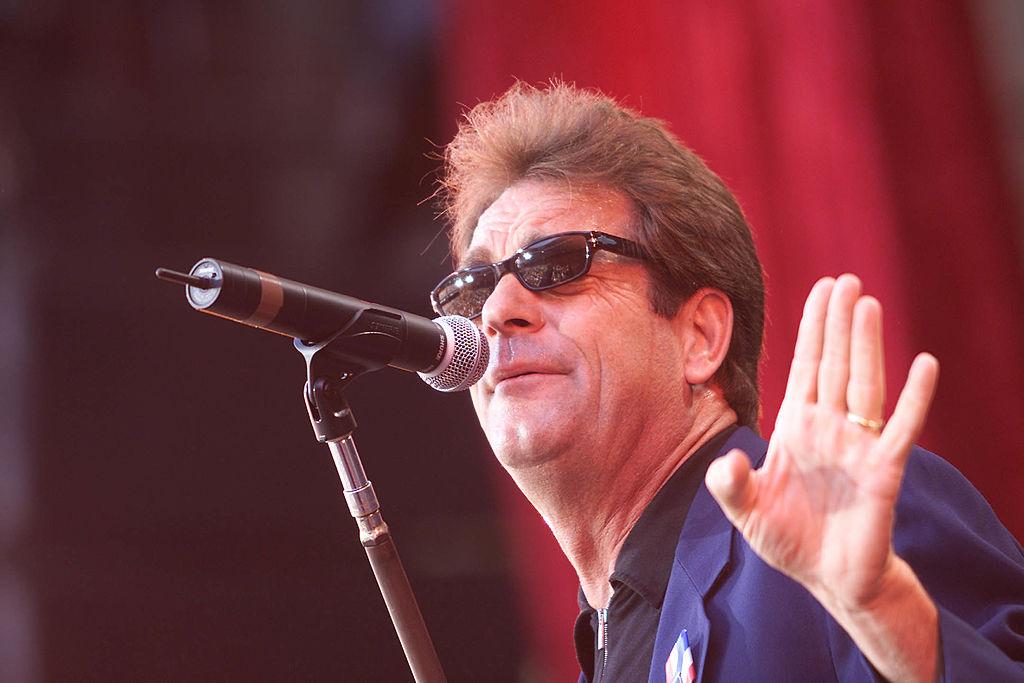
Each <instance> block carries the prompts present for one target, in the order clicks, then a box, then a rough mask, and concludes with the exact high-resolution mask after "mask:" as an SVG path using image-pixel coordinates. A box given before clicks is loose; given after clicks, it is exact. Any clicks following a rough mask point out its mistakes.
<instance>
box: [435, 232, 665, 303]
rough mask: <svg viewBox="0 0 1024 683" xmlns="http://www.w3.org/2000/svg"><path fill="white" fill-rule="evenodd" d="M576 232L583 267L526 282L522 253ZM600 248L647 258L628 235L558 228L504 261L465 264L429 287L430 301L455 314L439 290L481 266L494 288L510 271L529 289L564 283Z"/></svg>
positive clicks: (585, 270)
mask: <svg viewBox="0 0 1024 683" xmlns="http://www.w3.org/2000/svg"><path fill="white" fill-rule="evenodd" d="M576 235H583V236H584V237H585V238H586V239H585V240H584V247H585V249H586V252H585V258H586V262H585V263H584V266H583V270H581V271H580V272H579V273H577V274H576V275H573V276H572V277H570V278H567V279H565V280H559V281H558V282H556V283H554V284H549V285H542V286H540V287H537V286H533V285H530V284H529V283H528V282H526V280H525V279H524V278H523V276H522V275H521V274H520V273H519V270H518V268H517V267H516V263H517V260H518V259H519V258H520V257H522V256H523V254H525V253H527V252H529V251H530V250H531V249H536V248H537V245H538V244H540V243H542V242H547V241H549V240H554V239H558V238H559V237H569V236H576ZM598 251H607V252H611V253H613V254H618V255H620V256H628V257H630V258H638V259H641V260H644V258H645V257H644V253H643V248H642V247H641V246H640V244H639V243H637V242H634V241H633V240H629V239H626V238H625V237H618V236H616V235H609V234H608V233H606V232H600V231H598V230H576V231H570V232H559V233H555V234H554V235H546V236H545V237H541V238H539V239H536V240H534V241H533V242H530V243H529V244H526V245H524V246H522V247H520V248H519V249H516V251H515V253H514V254H512V255H511V256H509V257H508V258H507V259H505V260H503V261H496V262H494V263H478V264H474V265H472V266H466V267H465V268H459V269H458V270H456V271H454V272H453V273H450V274H449V275H447V276H446V277H444V278H442V280H441V281H440V282H438V283H437V285H436V286H435V287H434V288H433V289H432V290H430V305H431V306H432V307H433V309H434V311H435V312H436V313H437V314H438V315H452V314H450V313H448V314H446V313H444V312H443V311H442V310H441V304H440V302H439V301H438V290H440V289H441V287H442V286H444V285H445V284H446V283H447V282H449V281H450V280H452V279H453V278H456V277H458V276H460V275H465V274H468V273H473V272H480V271H481V270H485V271H486V270H489V271H490V272H491V273H493V274H494V288H496V287H497V286H498V282H499V281H501V278H503V277H505V276H506V275H508V274H509V273H512V274H513V275H515V277H516V280H518V281H519V284H521V285H522V286H523V287H525V288H526V289H528V290H530V291H531V292H542V291H544V290H546V289H554V288H556V287H561V286H562V285H565V284H568V283H570V282H573V281H574V280H578V279H580V278H581V277H583V276H584V275H586V274H587V273H588V272H590V265H591V264H592V263H593V262H594V254H595V253H596V252H598ZM494 288H491V291H490V292H488V294H487V296H488V297H489V296H490V295H491V294H492V293H493V292H494ZM484 300H485V301H486V297H485V298H484ZM482 312H483V311H482V310H481V311H479V312H477V313H475V314H474V315H472V316H467V317H469V318H470V319H473V318H477V317H479V316H480V314H481V313H482Z"/></svg>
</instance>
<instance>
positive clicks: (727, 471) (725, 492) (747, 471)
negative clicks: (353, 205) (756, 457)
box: [704, 448, 757, 524]
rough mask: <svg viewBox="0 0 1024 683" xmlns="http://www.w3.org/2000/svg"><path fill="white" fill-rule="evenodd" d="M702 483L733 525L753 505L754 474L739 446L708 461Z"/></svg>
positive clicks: (754, 493) (754, 495)
mask: <svg viewBox="0 0 1024 683" xmlns="http://www.w3.org/2000/svg"><path fill="white" fill-rule="evenodd" d="M704 483H705V484H706V485H707V487H708V491H710V492H711V495H712V496H714V498H715V500H717V501H718V505H719V506H721V508H722V512H724V513H725V516H726V517H728V518H729V521H730V522H732V523H733V524H737V523H738V521H739V520H740V519H741V518H743V517H745V516H746V514H747V513H748V512H749V511H750V509H751V508H753V506H754V500H755V499H756V497H757V474H756V473H755V472H754V471H753V470H752V469H751V468H750V459H749V458H747V456H746V455H744V453H743V451H741V450H739V449H738V448H734V449H733V450H731V451H729V452H728V453H726V454H725V455H723V456H722V457H721V458H718V459H717V460H715V461H714V462H712V463H711V466H710V467H708V473H707V474H706V475H705V476H704Z"/></svg>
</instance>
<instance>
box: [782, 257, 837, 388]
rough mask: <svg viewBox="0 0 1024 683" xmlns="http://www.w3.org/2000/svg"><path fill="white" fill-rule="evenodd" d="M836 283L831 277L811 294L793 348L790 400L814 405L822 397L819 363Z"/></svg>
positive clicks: (805, 305) (818, 283)
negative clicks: (830, 301)
mask: <svg viewBox="0 0 1024 683" xmlns="http://www.w3.org/2000/svg"><path fill="white" fill-rule="evenodd" d="M835 282H836V281H835V280H834V279H833V278H830V277H826V278H822V279H820V280H818V281H817V282H816V283H814V287H812V288H811V293H810V294H808V295H807V301H806V303H804V314H803V317H801V318H800V329H799V330H798V332H797V335H796V347H795V348H794V349H793V364H792V365H790V367H789V379H788V380H787V381H786V399H792V400H798V401H809V402H813V401H816V400H817V398H818V364H819V363H820V362H821V345H822V342H823V340H824V338H825V312H826V311H827V309H828V299H829V296H830V295H831V294H832V287H833V286H834V285H835Z"/></svg>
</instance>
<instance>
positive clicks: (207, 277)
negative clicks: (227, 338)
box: [156, 258, 490, 391]
mask: <svg viewBox="0 0 1024 683" xmlns="http://www.w3.org/2000/svg"><path fill="white" fill-rule="evenodd" d="M156 276H157V277H158V278H160V279H162V280H167V281H170V282H176V283H178V284H183V285H185V296H186V298H187V299H188V302H189V304H190V305H191V306H192V308H194V309H196V310H197V311H201V312H203V313H210V314H212V315H217V316H220V317H222V318H227V319H229V320H234V321H236V322H240V323H243V324H245V325H250V326H252V327H258V328H260V329H262V330H270V331H271V332H277V333H278V334H283V335H286V336H289V337H295V338H296V339H299V340H301V341H302V342H304V343H306V344H310V345H312V344H316V343H319V342H322V341H324V340H326V339H327V338H329V337H331V336H332V335H335V334H336V333H339V332H341V331H342V330H344V331H343V332H342V333H341V334H340V335H338V336H339V338H340V339H342V340H343V342H344V345H343V347H344V354H345V358H346V360H349V361H351V362H352V363H354V364H355V365H357V366H358V367H359V369H361V370H376V369H378V368H380V367H383V366H384V365H390V366H392V367H395V368H399V369H400V370H409V371H412V372H416V373H417V374H419V376H420V378H421V379H422V380H423V381H424V382H426V383H427V384H428V385H430V386H431V387H433V388H434V389H437V390H438V391H461V390H463V389H468V388H469V387H470V386H471V385H473V384H475V383H476V382H477V381H478V380H479V379H480V378H481V377H483V374H484V372H485V371H486V370H487V363H488V360H489V358H490V356H489V352H488V348H487V338H486V337H485V336H484V334H483V332H481V331H480V330H479V329H478V328H477V326H476V325H474V324H473V323H472V322H470V321H469V319H468V318H463V317H462V316H457V315H449V316H444V317H441V318H437V319H435V320H429V319H427V318H424V317H421V316H418V315H415V314H413V313H406V312H405V311H400V310H398V309H395V308H388V307H387V306H381V305H379V304H373V303H369V302H366V301H362V300H361V299H356V298H354V297H350V296H345V295H344V294H337V293H335V292H331V291H328V290H326V289H320V288H318V287H312V286H310V285H305V284H302V283H300V282H294V281H292V280H286V279H284V278H281V277H278V276H276V275H271V274H270V273H264V272H262V271H259V270H256V269H254V268H246V267H244V266H238V265H235V264H233V263H228V262H226V261H221V260H219V259H212V258H204V259H202V260H200V261H198V262H197V263H196V264H195V265H194V266H192V270H191V271H189V274H188V275H186V274H184V273H179V272H176V271H173V270H168V269H167V268H157V270H156Z"/></svg>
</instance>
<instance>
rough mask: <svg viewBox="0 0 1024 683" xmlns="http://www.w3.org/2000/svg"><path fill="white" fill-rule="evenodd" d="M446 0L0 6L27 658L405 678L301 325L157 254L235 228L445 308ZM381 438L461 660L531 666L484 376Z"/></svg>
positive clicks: (9, 498) (288, 272)
mask: <svg viewBox="0 0 1024 683" xmlns="http://www.w3.org/2000/svg"><path fill="white" fill-rule="evenodd" d="M435 11H436V10H435V9H434V8H433V7H432V6H431V4H430V3H420V2H413V1H406V2H403V1H400V0H391V1H385V2H379V1H378V2H319V1H315V0H314V1H308V0H304V1H299V2H290V3H276V4H275V3H253V4H248V3H219V2H212V3H211V2H205V1H202V0H184V1H178V0H175V1H173V2H167V1H159V0H157V1H153V2H96V1H85V2H74V3H71V2H67V3H62V2H5V3H0V50H2V52H0V54H2V58H0V74H2V79H3V91H2V94H0V191H2V194H0V220H2V231H3V233H2V234H3V238H2V243H0V249H2V261H0V263H2V268H3V275H2V292H3V294H2V296H3V303H4V305H3V307H2V312H0V340H2V353H0V362H2V364H3V365H2V367H3V374H2V380H0V381H2V388H0V392H2V401H3V403H2V408H3V417H2V420H3V422H2V424H3V427H4V429H3V443H2V444H0V478H2V488H0V491H2V496H3V498H2V500H3V502H2V508H0V514H2V515H3V528H2V535H0V543H2V545H0V552H2V557H3V560H2V565H0V680H4V681H111V680H126V681H128V680H131V681H143V680H145V681H181V680H253V681H255V680H268V681H270V680H344V681H401V680H408V679H410V678H411V676H410V675H409V674H408V668H407V665H406V663H405V660H404V657H403V656H402V653H401V649H400V647H399V645H398V641H397V638H396V636H395V635H394V632H393V629H392V626H391V623H390V620H389V618H388V615H387V612H386V610H385V608H384V604H383V602H382V600H381V598H380V595H379V593H378V591H377V588H376V584H375V583H374V582H373V577H372V574H371V572H370V569H369V565H368V564H367V561H366V557H365V554H364V553H363V551H362V548H361V547H360V545H359V543H358V540H357V537H356V529H355V525H354V522H353V520H352V519H351V517H349V514H348V511H347V508H346V506H345V503H344V500H343V498H342V495H341V484H340V482H339V480H338V477H337V474H336V473H335V471H334V466H333V463H332V461H331V458H330V454H329V453H328V451H327V449H326V448H325V447H323V446H320V445H318V444H317V443H316V442H315V441H314V438H313V434H312V431H311V429H310V425H309V422H308V418H307V417H306V413H305V407H304V405H303V403H302V399H301V391H300V390H301V387H302V383H303V381H304V372H305V371H304V365H303V361H302V358H301V357H300V356H299V354H298V353H296V352H295V350H294V349H293V348H292V345H291V341H290V340H288V339H286V338H284V337H279V336H277V335H273V334H268V333H263V332H257V331H254V330H251V329H248V328H244V327H242V326H240V325H234V324H230V323H227V322H223V321H220V320H218V319H216V318H212V317H209V316H204V315H200V314H197V313H195V312H194V311H192V309H191V308H189V307H188V305H187V303H186V302H185V299H184V293H183V289H182V288H181V287H180V286H174V285H170V284H167V283H163V282H160V281H158V280H156V279H155V278H154V277H153V270H154V268H155V267H157V266H166V267H171V268H175V269H179V270H187V269H188V268H189V267H190V266H191V265H192V263H194V262H195V261H196V260H198V259H199V258H201V257H205V256H214V257H218V258H222V259H225V260H229V261H232V262H235V263H240V264H244V265H251V266H254V267H259V268H260V269H262V270H266V271H269V272H273V273H276V274H279V275H282V276H285V277H291V278H293V279H298V280H301V281H305V282H308V283H312V284H315V285H318V286H321V287H325V288H329V289H333V290H336V291H340V292H344V293H347V294H350V295H353V296H358V297H361V298H365V299H368V300H371V301H378V302H385V303H387V304H390V305H393V306H396V307H401V308H404V309H406V310H410V311H413V312H416V313H419V314H421V315H429V314H430V311H429V305H428V302H427V298H426V295H425V292H426V290H428V289H429V287H430V286H431V285H432V283H433V281H434V280H436V279H438V278H439V277H440V275H441V274H442V271H443V270H444V269H445V268H446V267H447V262H446V252H445V244H444V240H443V239H438V240H436V241H435V240H434V237H435V235H436V234H437V233H438V232H439V231H440V229H441V226H440V224H439V223H436V222H435V221H434V220H433V219H434V209H433V207H432V206H431V205H429V204H423V203H421V202H422V200H424V199H425V198H426V197H427V196H428V195H429V194H430V193H431V191H432V175H431V172H432V170H433V169H434V168H435V167H436V166H437V163H436V161H433V160H431V159H429V158H428V157H427V155H428V153H430V152H431V151H432V149H433V148H432V146H431V144H430V143H429V142H428V139H429V140H440V139H441V138H443V137H445V136H446V135H449V133H448V130H449V129H450V128H451V127H452V126H453V125H454V124H453V122H448V123H447V124H442V123H441V122H440V121H439V117H438V114H437V102H436V98H435V81H436V74H435V71H436V58H435V45H434V34H435V32H434V28H435V21H436V19H437V17H436V16H435ZM348 396H349V400H350V403H351V404H352V406H353V408H354V410H355V414H356V417H357V419H358V421H359V424H360V428H359V430H358V431H357V433H356V442H357V444H358V446H359V448H360V451H361V454H362V457H363V461H364V464H365V466H366V469H367V472H368V474H369V476H370V478H371V479H372V480H373V481H374V484H375V486H376V488H377V491H378V494H379V496H380V498H381V502H382V505H383V511H384V515H385V519H386V520H387V521H388V522H389V523H390V525H391V527H392V529H393V530H394V534H395V536H396V540H397V545H398V548H399V551H400V552H401V553H402V555H403V559H404V560H405V563H406V566H407V569H408V572H409V574H410V576H411V580H412V583H413V585H414V588H415V589H416V591H417V595H418V597H419V599H420V601H421V605H422V609H423V612H424V614H425V617H426V620H427V622H428V624H429V627H430V628H431V631H432V634H433V636H434V640H435V643H436V646H437V649H438V651H439V654H440V657H441V658H442V660H443V662H444V665H445V668H446V670H447V671H448V673H449V676H450V678H451V680H453V681H472V680H483V679H481V678H480V677H479V675H478V672H481V671H491V672H493V673H492V674H488V675H487V676H486V679H487V680H503V681H515V680H519V675H520V670H521V668H522V666H524V650H523V645H522V641H521V639H520V637H519V633H518V631H519V629H518V624H519V620H518V617H517V615H516V611H515V608H514V603H513V600H512V596H511V594H510V590H509V586H508V581H507V576H506V562H505V560H504V552H505V551H504V549H503V543H502V541H501V536H502V534H501V529H500V524H499V522H498V520H497V516H496V512H495V508H494V506H493V504H492V502H491V498H492V494H491V492H490V490H489V486H488V477H489V475H488V472H487V470H488V469H489V468H492V465H491V461H490V457H489V456H488V454H487V451H486V446H485V445H483V442H482V439H481V437H480V436H479V435H478V430H477V429H476V428H475V427H474V425H473V423H472V422H470V417H469V416H470V409H469V408H468V397H466V396H443V395H439V394H436V393H435V392H433V391H431V390H430V389H429V388H427V387H426V386H425V385H423V384H422V383H421V382H420V381H419V379H417V378H416V377H415V376H413V375H410V374H407V373H399V372H394V371H389V372H380V373H376V374H375V375H373V376H370V377H366V378H362V379H361V381H358V382H356V383H355V384H354V385H353V386H352V387H351V389H350V390H349V395H348Z"/></svg>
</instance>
